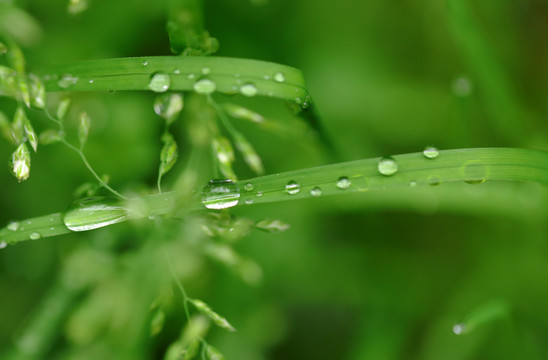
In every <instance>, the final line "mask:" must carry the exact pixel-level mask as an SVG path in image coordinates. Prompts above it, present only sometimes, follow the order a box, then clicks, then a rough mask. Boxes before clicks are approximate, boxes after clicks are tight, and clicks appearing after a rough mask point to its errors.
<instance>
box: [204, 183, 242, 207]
mask: <svg viewBox="0 0 548 360" xmlns="http://www.w3.org/2000/svg"><path fill="white" fill-rule="evenodd" d="M239 200H240V190H239V189H238V187H237V186H236V184H235V183H234V181H232V180H211V181H209V183H207V185H206V186H204V188H203V189H202V204H204V206H205V207H206V208H208V209H216V210H218V209H226V208H229V207H233V206H236V205H238V201H239Z"/></svg>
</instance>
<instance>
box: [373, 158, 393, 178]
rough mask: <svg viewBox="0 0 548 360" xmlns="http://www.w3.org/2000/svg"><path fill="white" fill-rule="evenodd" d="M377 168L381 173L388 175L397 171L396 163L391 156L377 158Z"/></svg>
mask: <svg viewBox="0 0 548 360" xmlns="http://www.w3.org/2000/svg"><path fill="white" fill-rule="evenodd" d="M377 168H378V170H379V172H380V173H381V174H382V175H385V176H390V175H394V174H395V173H397V172H398V163H397V162H396V160H394V159H393V158H391V157H385V158H382V159H381V160H379V163H378V164H377Z"/></svg>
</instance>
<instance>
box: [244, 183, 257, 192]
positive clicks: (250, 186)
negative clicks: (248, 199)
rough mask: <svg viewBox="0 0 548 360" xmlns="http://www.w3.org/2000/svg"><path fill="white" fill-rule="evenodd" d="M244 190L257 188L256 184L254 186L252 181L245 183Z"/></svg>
mask: <svg viewBox="0 0 548 360" xmlns="http://www.w3.org/2000/svg"><path fill="white" fill-rule="evenodd" d="M244 190H245V191H253V190H255V186H253V184H252V183H247V184H245V185H244Z"/></svg>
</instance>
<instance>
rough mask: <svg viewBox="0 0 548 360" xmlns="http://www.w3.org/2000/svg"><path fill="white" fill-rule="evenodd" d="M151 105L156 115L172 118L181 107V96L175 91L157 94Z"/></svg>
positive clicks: (177, 113)
mask: <svg viewBox="0 0 548 360" xmlns="http://www.w3.org/2000/svg"><path fill="white" fill-rule="evenodd" d="M153 106H154V112H155V113H156V115H158V116H160V117H162V118H164V119H167V120H172V119H174V118H175V117H177V115H179V113H180V112H181V110H182V109H183V96H182V95H181V94H175V93H170V94H162V95H158V97H156V99H155V100H154V105H153Z"/></svg>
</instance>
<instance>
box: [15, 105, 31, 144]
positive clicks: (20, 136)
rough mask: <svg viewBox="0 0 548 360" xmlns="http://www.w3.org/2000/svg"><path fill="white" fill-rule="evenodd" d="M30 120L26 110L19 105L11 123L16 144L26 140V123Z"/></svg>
mask: <svg viewBox="0 0 548 360" xmlns="http://www.w3.org/2000/svg"><path fill="white" fill-rule="evenodd" d="M28 122H29V119H28V118H27V114H26V113H25V110H24V109H23V108H22V107H21V106H18V107H17V110H15V115H14V116H13V122H12V125H11V129H12V136H13V140H14V141H15V143H16V144H21V143H22V142H23V141H24V140H25V124H26V123H28Z"/></svg>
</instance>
